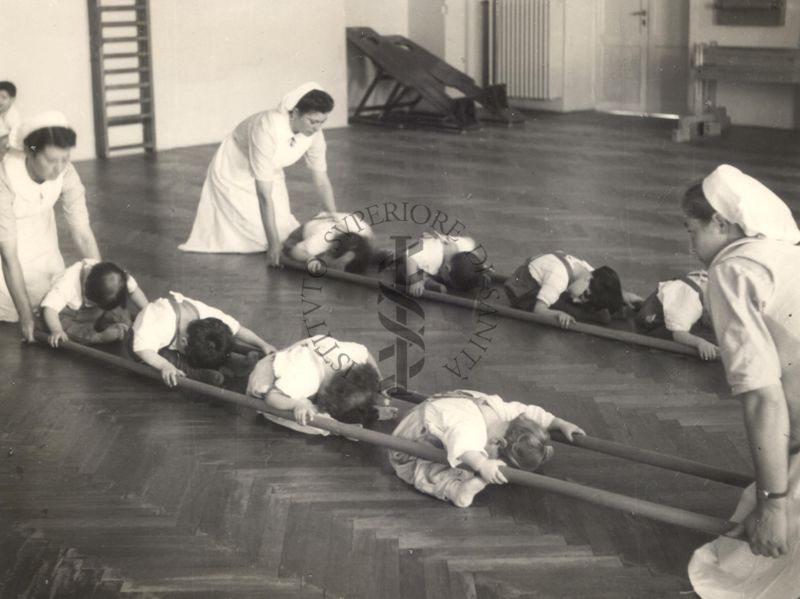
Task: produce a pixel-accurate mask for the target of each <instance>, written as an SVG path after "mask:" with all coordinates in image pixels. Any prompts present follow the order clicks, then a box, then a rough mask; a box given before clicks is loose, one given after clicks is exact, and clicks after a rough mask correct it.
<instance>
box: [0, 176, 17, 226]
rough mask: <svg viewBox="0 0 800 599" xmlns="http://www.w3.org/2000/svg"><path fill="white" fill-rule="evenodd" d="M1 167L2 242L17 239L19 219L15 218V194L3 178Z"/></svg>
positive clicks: (0, 217)
mask: <svg viewBox="0 0 800 599" xmlns="http://www.w3.org/2000/svg"><path fill="white" fill-rule="evenodd" d="M4 175H5V172H4V171H3V170H2V166H0V241H10V240H12V239H16V238H17V218H16V216H14V192H13V191H12V189H11V188H10V187H9V186H8V184H7V183H6V182H5V179H4V178H3V177H4Z"/></svg>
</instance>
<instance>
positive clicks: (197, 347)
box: [186, 318, 233, 368]
mask: <svg viewBox="0 0 800 599" xmlns="http://www.w3.org/2000/svg"><path fill="white" fill-rule="evenodd" d="M232 348H233V333H232V332H231V329H230V328H229V327H228V325H226V324H225V323H224V322H222V321H221V320H220V319H219V318H200V319H198V320H193V321H192V322H190V323H189V326H188V327H187V328H186V360H187V361H188V362H189V366H193V367H194V368H219V367H220V366H222V365H223V364H224V363H225V362H226V361H227V359H228V357H229V356H230V355H231V349H232Z"/></svg>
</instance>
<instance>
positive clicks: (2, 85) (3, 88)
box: [0, 81, 17, 98]
mask: <svg viewBox="0 0 800 599" xmlns="http://www.w3.org/2000/svg"><path fill="white" fill-rule="evenodd" d="M0 92H7V93H8V95H9V96H11V97H12V98H16V97H17V86H16V85H14V84H13V83H11V82H10V81H0Z"/></svg>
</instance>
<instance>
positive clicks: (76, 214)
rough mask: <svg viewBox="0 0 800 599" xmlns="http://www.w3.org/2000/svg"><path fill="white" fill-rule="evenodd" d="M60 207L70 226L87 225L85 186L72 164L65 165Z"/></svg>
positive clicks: (87, 213)
mask: <svg viewBox="0 0 800 599" xmlns="http://www.w3.org/2000/svg"><path fill="white" fill-rule="evenodd" d="M61 209H62V210H63V211H64V218H65V219H66V221H67V224H68V225H69V226H70V228H81V227H88V226H89V209H88V208H87V207H86V188H85V187H84V186H83V183H81V178H80V177H79V176H78V171H76V170H75V167H74V166H72V164H69V165H68V166H67V170H66V171H65V172H64V179H63V183H62V187H61Z"/></svg>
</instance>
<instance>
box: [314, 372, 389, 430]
mask: <svg viewBox="0 0 800 599" xmlns="http://www.w3.org/2000/svg"><path fill="white" fill-rule="evenodd" d="M380 386H381V382H380V376H379V375H378V371H377V370H375V367H374V366H373V365H372V364H355V365H354V366H352V367H351V368H350V369H349V370H347V371H345V372H341V373H337V374H335V375H334V376H333V377H332V378H331V379H330V380H328V381H327V382H326V384H325V385H323V386H322V387H320V390H319V391H318V392H317V407H318V408H319V410H320V412H327V413H328V414H330V415H331V417H332V418H335V419H336V420H339V421H340V422H346V423H349V424H363V425H364V426H369V425H371V424H372V423H373V422H375V420H376V419H377V416H378V412H377V410H376V408H375V400H376V398H377V397H378V394H379V393H380Z"/></svg>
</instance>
